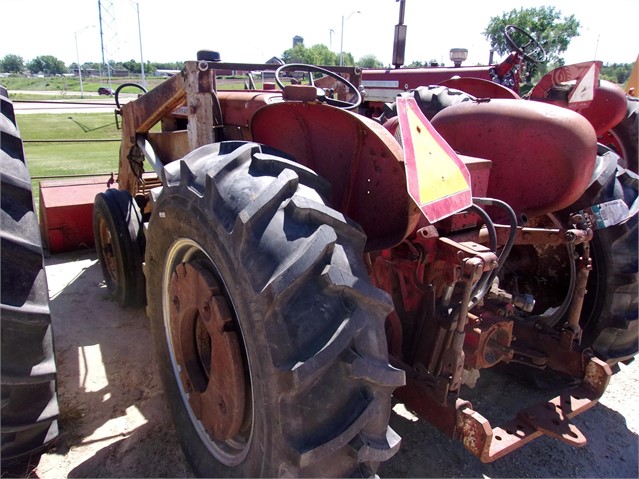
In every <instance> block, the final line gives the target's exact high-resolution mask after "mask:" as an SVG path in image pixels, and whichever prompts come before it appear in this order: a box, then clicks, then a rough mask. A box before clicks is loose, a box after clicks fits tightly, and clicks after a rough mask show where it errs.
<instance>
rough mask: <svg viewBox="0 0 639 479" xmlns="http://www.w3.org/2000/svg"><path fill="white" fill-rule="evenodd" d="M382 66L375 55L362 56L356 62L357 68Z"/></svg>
mask: <svg viewBox="0 0 639 479" xmlns="http://www.w3.org/2000/svg"><path fill="white" fill-rule="evenodd" d="M382 65H383V63H382V62H381V61H379V60H378V59H377V57H376V56H375V55H364V56H363V57H362V58H360V59H359V60H358V61H357V66H359V67H362V68H381V67H382Z"/></svg>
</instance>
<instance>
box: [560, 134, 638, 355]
mask: <svg viewBox="0 0 639 479" xmlns="http://www.w3.org/2000/svg"><path fill="white" fill-rule="evenodd" d="M601 150H602V151H601V152H600V154H599V156H598V158H597V163H596V167H595V172H594V174H593V178H592V181H591V185H590V187H589V188H588V190H587V191H586V192H585V194H584V195H583V197H582V198H581V199H580V200H579V201H578V202H577V203H576V204H574V205H573V206H571V207H570V208H568V209H567V210H566V211H569V212H576V211H579V210H581V209H585V208H588V207H589V206H592V205H596V204H600V203H605V202H607V201H612V200H618V199H620V200H623V201H624V202H625V203H626V205H627V206H628V207H629V208H631V209H632V207H633V205H635V207H636V206H637V204H638V203H637V202H638V201H639V199H638V197H639V177H638V176H637V175H636V174H635V173H633V172H631V171H629V170H627V169H624V168H622V167H621V166H618V164H619V163H621V161H620V159H619V157H618V156H617V155H616V154H615V153H614V152H612V151H610V150H608V149H607V148H604V147H602V148H601ZM637 220H638V218H637V213H636V212H635V213H634V215H632V216H631V217H630V218H629V219H628V220H627V221H625V222H623V223H621V224H618V225H615V226H611V227H609V228H605V229H601V230H597V231H595V235H594V238H593V240H592V241H591V242H590V256H591V259H592V271H591V272H590V274H589V276H588V285H587V287H586V289H587V294H586V297H585V300H584V306H583V310H582V315H581V321H580V323H581V327H582V328H583V337H582V346H584V347H591V348H592V349H593V350H594V352H595V354H596V355H597V356H598V357H600V358H601V359H603V360H605V361H607V362H608V363H609V364H613V365H614V364H616V363H618V362H620V361H625V360H628V359H631V358H633V357H634V356H635V355H636V354H637V347H638V342H639V326H638V325H639V302H638V299H637V289H638V288H639V258H638V255H637V253H638V248H637V245H638V244H639V235H638V221H637Z"/></svg>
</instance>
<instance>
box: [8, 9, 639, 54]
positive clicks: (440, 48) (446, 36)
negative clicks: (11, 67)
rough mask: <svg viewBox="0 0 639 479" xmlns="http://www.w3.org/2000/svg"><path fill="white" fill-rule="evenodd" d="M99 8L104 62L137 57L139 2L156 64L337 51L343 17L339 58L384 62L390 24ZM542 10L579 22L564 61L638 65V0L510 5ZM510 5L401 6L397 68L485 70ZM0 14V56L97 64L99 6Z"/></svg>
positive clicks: (388, 13)
mask: <svg viewBox="0 0 639 479" xmlns="http://www.w3.org/2000/svg"><path fill="white" fill-rule="evenodd" d="M101 1H102V4H103V5H105V6H107V5H112V6H111V8H110V9H109V10H110V11H111V12H113V14H114V16H113V18H112V19H111V18H108V15H107V18H103V37H104V39H105V42H106V44H107V57H110V59H113V60H116V61H126V60H130V59H135V60H136V61H139V60H140V46H139V38H138V23H137V13H136V11H137V10H136V7H137V6H138V5H139V11H140V24H141V32H142V51H143V57H144V60H145V61H156V62H159V61H183V60H190V59H194V58H195V54H196V52H197V51H198V50H200V49H212V50H218V51H219V52H220V53H221V55H222V60H224V61H233V62H263V61H266V60H267V59H269V58H270V57H272V56H279V55H281V54H282V52H283V51H284V50H286V49H288V48H290V47H291V45H292V38H293V36H295V35H299V36H302V37H303V38H304V43H305V45H306V46H311V45H314V44H317V43H323V44H325V45H328V46H330V47H332V49H333V50H334V51H335V52H339V50H340V40H341V36H342V18H344V19H345V21H344V30H343V38H344V51H347V52H351V53H353V55H354V57H355V58H356V59H357V58H360V57H362V56H364V55H367V54H372V55H375V56H376V57H377V58H378V59H379V60H381V61H382V62H384V63H385V64H388V63H390V61H391V54H392V41H393V30H394V26H395V24H396V23H397V21H398V17H399V7H398V5H399V4H398V3H397V2H396V1H395V0H368V1H364V0H323V1H321V2H305V1H303V0H259V1H258V0H223V1H220V0H178V1H171V2H169V1H164V0H138V1H137V2H135V1H133V0H101ZM548 5H552V6H554V7H556V8H557V9H558V10H560V11H561V12H562V14H563V15H570V14H574V15H575V16H576V17H577V19H578V20H579V21H580V22H581V24H582V28H581V31H580V33H581V35H580V36H579V37H577V38H575V39H573V41H572V43H571V47H570V49H569V50H568V52H566V54H564V58H565V60H566V61H567V62H568V63H575V62H580V61H586V60H593V59H597V60H602V61H604V62H605V63H631V62H634V61H635V59H636V58H637V54H639V33H638V30H637V26H636V24H637V19H639V0H610V1H608V2H605V4H602V3H601V2H575V1H574V0H573V1H568V0H552V1H538V0H531V1H525V0H522V1H521V2H520V3H519V4H517V5H516V8H518V7H520V6H521V7H524V8H527V7H539V6H548ZM512 8H515V7H514V6H513V2H509V1H477V0H474V1H471V0H456V1H455V2H441V1H431V0H406V15H405V23H406V24H407V25H408V38H407V48H406V61H407V62H411V61H413V60H419V61H426V60H430V59H433V58H435V59H437V60H439V61H444V62H446V63H447V64H449V63H450V61H449V60H448V51H449V50H450V49H451V48H455V47H457V48H467V49H468V50H469V60H468V61H469V63H470V64H475V63H485V62H487V61H488V54H489V53H488V49H489V46H488V43H487V42H486V41H485V40H484V38H483V35H482V34H481V32H482V31H483V30H484V28H485V27H486V25H487V24H488V20H489V19H490V17H491V16H497V15H501V14H502V13H503V12H504V11H508V10H510V9H512ZM0 12H2V24H1V27H0V58H1V57H4V55H6V54H9V53H13V54H17V55H20V56H22V57H23V58H24V59H25V60H30V59H32V58H34V57H36V56H38V55H54V56H56V57H58V58H60V59H61V60H63V61H64V62H65V63H67V64H69V63H71V62H74V61H76V59H77V57H78V56H79V57H80V61H81V62H84V61H100V59H101V47H100V33H99V32H100V30H99V28H98V25H99V17H98V0H58V1H50V0H0ZM355 12H359V13H355ZM87 27H88V28H87ZM76 37H77V39H78V42H77V45H78V49H77V52H76V42H75V39H76ZM595 56H596V58H595ZM107 59H108V58H107Z"/></svg>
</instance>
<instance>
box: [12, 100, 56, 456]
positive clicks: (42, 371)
mask: <svg viewBox="0 0 639 479" xmlns="http://www.w3.org/2000/svg"><path fill="white" fill-rule="evenodd" d="M0 106H1V114H0V136H1V137H0V175H1V180H0V181H1V185H0V192H1V196H2V216H1V218H0V219H1V221H0V240H1V244H0V248H1V252H2V260H1V261H2V264H1V270H0V271H1V276H2V284H1V289H0V295H1V298H2V301H1V303H2V305H1V314H2V316H1V319H0V323H1V327H2V331H1V337H2V358H1V368H2V381H1V383H2V385H1V387H2V417H1V430H2V449H1V451H0V453H1V456H2V466H3V467H5V466H8V465H10V464H12V463H15V462H18V461H20V460H22V459H28V457H29V456H30V455H33V454H36V453H38V452H40V451H42V450H44V448H46V447H47V446H48V445H49V444H51V443H52V441H53V440H55V439H56V437H57V436H58V416H59V409H58V401H57V385H56V364H55V357H54V345H53V332H52V326H51V315H50V311H49V291H48V287H47V278H46V273H45V269H44V261H43V254H42V241H41V238H40V230H39V227H38V219H37V216H36V213H35V209H34V203H33V196H32V191H31V178H30V176H29V170H28V168H27V165H26V162H25V157H24V149H23V145H22V139H21V137H20V133H19V131H18V128H17V126H16V119H15V115H14V111H13V105H12V103H11V101H10V100H9V98H8V95H7V91H6V89H5V88H3V87H0Z"/></svg>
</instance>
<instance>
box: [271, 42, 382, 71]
mask: <svg viewBox="0 0 639 479" xmlns="http://www.w3.org/2000/svg"><path fill="white" fill-rule="evenodd" d="M373 58H374V57H373ZM282 60H284V63H307V64H309V65H339V54H338V53H335V52H332V51H331V50H330V49H329V48H328V47H327V46H326V45H323V44H317V45H313V46H312V47H310V48H306V47H305V46H304V45H302V44H298V45H295V46H294V47H293V48H289V49H288V50H286V51H284V53H282ZM344 65H348V66H354V65H355V59H354V58H353V55H352V54H350V53H347V52H344Z"/></svg>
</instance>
